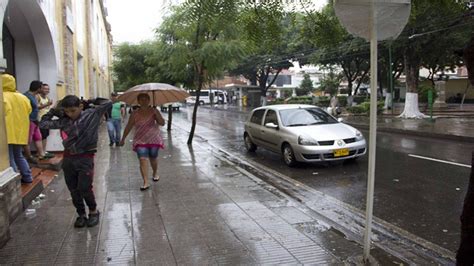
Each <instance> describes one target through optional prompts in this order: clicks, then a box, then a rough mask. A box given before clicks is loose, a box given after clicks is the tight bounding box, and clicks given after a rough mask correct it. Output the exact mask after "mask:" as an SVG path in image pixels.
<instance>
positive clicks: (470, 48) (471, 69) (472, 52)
mask: <svg viewBox="0 0 474 266" xmlns="http://www.w3.org/2000/svg"><path fill="white" fill-rule="evenodd" d="M463 59H464V63H465V64H466V68H467V74H468V77H469V81H470V82H471V86H474V37H473V38H471V40H470V41H469V43H468V45H467V46H466V47H465V48H464V50H463Z"/></svg>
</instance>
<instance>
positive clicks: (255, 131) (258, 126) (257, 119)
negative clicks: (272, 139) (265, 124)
mask: <svg viewBox="0 0 474 266" xmlns="http://www.w3.org/2000/svg"><path fill="white" fill-rule="evenodd" d="M264 114H265V109H259V110H255V111H254V112H253V113H252V116H251V117H250V120H249V122H248V123H247V128H246V130H247V133H249V134H250V137H251V138H252V141H253V142H254V143H255V144H257V145H262V141H261V131H262V120H263V115H264Z"/></svg>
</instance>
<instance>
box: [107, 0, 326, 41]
mask: <svg viewBox="0 0 474 266" xmlns="http://www.w3.org/2000/svg"><path fill="white" fill-rule="evenodd" d="M295 1H296V0H295ZM176 2H179V0H133V1H127V0H107V1H106V7H107V11H108V16H107V20H108V21H109V23H110V24H111V25H112V36H113V39H114V44H119V43H122V42H129V43H135V44H136V43H140V42H141V41H145V40H150V39H153V37H154V31H153V30H154V29H156V28H157V27H158V26H159V24H160V22H161V21H162V17H163V16H164V14H165V12H166V10H167V7H168V5H169V4H170V3H176ZM312 2H313V4H314V5H315V6H317V7H321V6H323V5H324V4H325V3H326V2H327V0H312Z"/></svg>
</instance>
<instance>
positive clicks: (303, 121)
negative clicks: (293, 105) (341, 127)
mask: <svg viewBox="0 0 474 266" xmlns="http://www.w3.org/2000/svg"><path fill="white" fill-rule="evenodd" d="M280 117H281V122H282V124H283V126H285V127H297V126H309V125H323V124H335V123H338V122H337V120H336V119H334V118H333V117H332V116H330V115H329V114H328V113H326V112H324V111H323V110H321V109H319V108H298V109H287V110H280Z"/></svg>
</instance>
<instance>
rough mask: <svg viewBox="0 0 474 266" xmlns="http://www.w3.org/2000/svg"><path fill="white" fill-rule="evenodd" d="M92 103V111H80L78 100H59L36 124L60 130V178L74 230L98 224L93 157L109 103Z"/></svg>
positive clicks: (106, 101) (72, 98)
mask: <svg viewBox="0 0 474 266" xmlns="http://www.w3.org/2000/svg"><path fill="white" fill-rule="evenodd" d="M93 103H94V105H95V108H89V109H87V110H85V111H83V110H82V109H81V101H80V100H79V98H78V97H76V96H74V95H68V96H66V97H64V99H62V100H61V103H60V104H59V108H53V109H51V110H50V111H49V112H48V113H47V114H45V115H44V116H43V119H42V120H41V123H40V127H41V128H44V129H60V130H61V131H62V133H63V134H62V136H63V138H64V140H63V146H64V159H63V163H62V168H63V171H64V179H65V181H66V185H67V188H68V189H69V192H71V197H72V202H73V204H74V207H76V211H77V214H78V215H79V217H77V219H76V222H75V223H74V227H84V226H86V225H87V226H88V227H92V226H95V225H97V224H98V223H99V216H100V213H99V211H98V210H97V204H96V201H95V196H94V192H93V190H92V181H93V175H94V155H95V153H96V151H97V141H98V136H99V133H98V131H99V125H100V121H101V119H102V117H103V115H104V113H105V112H106V111H107V109H108V108H110V106H111V105H112V102H110V101H108V100H106V99H100V98H97V99H96V100H95V101H94V102H93ZM101 103H102V104H101ZM54 117H57V118H58V119H54ZM84 201H85V202H86V204H87V207H88V208H89V217H87V216H86V209H85V205H84Z"/></svg>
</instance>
